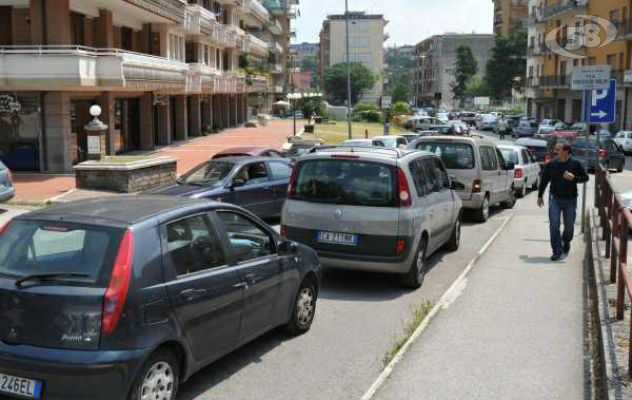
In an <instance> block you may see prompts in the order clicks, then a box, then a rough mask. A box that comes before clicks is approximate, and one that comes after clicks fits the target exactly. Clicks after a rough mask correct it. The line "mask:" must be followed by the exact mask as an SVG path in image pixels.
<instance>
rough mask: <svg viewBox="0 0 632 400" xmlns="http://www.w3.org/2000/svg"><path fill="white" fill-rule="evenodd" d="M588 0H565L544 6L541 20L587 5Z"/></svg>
mask: <svg viewBox="0 0 632 400" xmlns="http://www.w3.org/2000/svg"><path fill="white" fill-rule="evenodd" d="M586 4H587V0H563V1H560V2H559V3H557V4H552V5H550V6H548V7H544V8H542V11H541V12H540V18H538V20H539V21H546V20H549V19H551V18H553V17H556V16H559V15H562V14H564V13H566V12H568V11H571V10H574V9H577V8H582V7H585V6H586Z"/></svg>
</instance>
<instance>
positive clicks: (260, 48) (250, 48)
mask: <svg viewBox="0 0 632 400" xmlns="http://www.w3.org/2000/svg"><path fill="white" fill-rule="evenodd" d="M243 51H244V52H245V53H249V54H252V55H254V56H259V57H267V56H268V43H267V42H265V41H263V40H261V39H259V38H258V37H256V36H254V35H253V34H251V33H248V34H247V35H246V39H245V40H244V47H243Z"/></svg>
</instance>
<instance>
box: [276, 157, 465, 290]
mask: <svg viewBox="0 0 632 400" xmlns="http://www.w3.org/2000/svg"><path fill="white" fill-rule="evenodd" d="M450 186H451V185H450V179H449V178H448V174H447V172H446V170H445V168H444V167H443V165H442V163H441V161H440V160H439V158H438V157H436V156H434V155H432V154H428V153H422V152H418V151H409V150H401V149H396V150H386V149H370V148H366V149H356V150H354V151H353V152H349V151H347V150H345V149H332V150H329V151H324V152H319V153H317V154H313V155H309V156H306V157H304V158H302V159H301V160H300V161H299V162H298V163H297V164H296V166H295V168H294V173H293V175H292V182H291V184H290V188H289V189H288V199H287V201H286V203H285V206H284V207H283V217H282V218H281V231H282V232H283V233H284V235H285V236H286V237H288V238H290V239H292V240H295V241H298V242H301V243H303V244H305V245H308V246H310V247H311V248H313V249H315V250H316V251H317V252H318V254H319V256H320V260H321V262H322V264H323V266H325V267H335V268H345V269H354V270H367V271H376V272H384V273H391V274H399V275H401V276H402V277H403V282H404V284H405V285H406V286H407V287H410V288H418V287H420V286H421V284H422V282H423V279H424V276H425V273H426V264H425V261H426V258H427V257H428V256H429V255H430V254H432V253H434V252H435V251H436V250H438V249H439V248H441V247H442V246H446V247H447V248H449V249H451V250H456V249H458V247H459V242H460V232H461V219H460V213H461V201H460V200H459V198H458V196H457V195H456V194H455V193H453V192H452V190H451V189H450Z"/></svg>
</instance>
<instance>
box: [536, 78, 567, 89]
mask: <svg viewBox="0 0 632 400" xmlns="http://www.w3.org/2000/svg"><path fill="white" fill-rule="evenodd" d="M539 84H540V86H551V87H552V86H556V87H570V86H571V76H570V75H545V76H541V77H540V82H539Z"/></svg>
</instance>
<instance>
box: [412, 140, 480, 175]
mask: <svg viewBox="0 0 632 400" xmlns="http://www.w3.org/2000/svg"><path fill="white" fill-rule="evenodd" d="M417 149H418V150H422V151H429V152H431V153H434V154H436V155H437V156H438V157H439V158H440V159H441V161H443V165H445V167H446V168H447V169H472V168H474V149H473V148H472V146H470V145H469V144H465V143H449V142H446V143H444V142H421V143H419V144H418V145H417Z"/></svg>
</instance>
